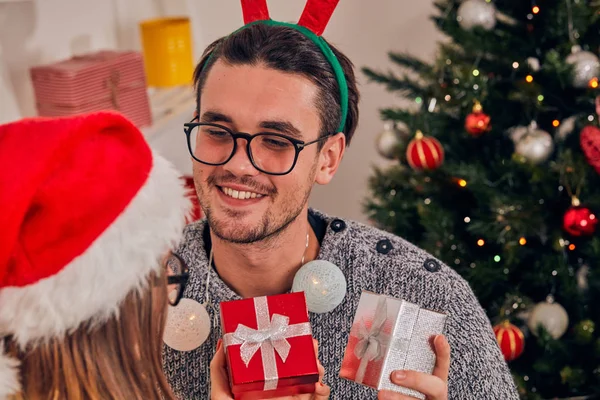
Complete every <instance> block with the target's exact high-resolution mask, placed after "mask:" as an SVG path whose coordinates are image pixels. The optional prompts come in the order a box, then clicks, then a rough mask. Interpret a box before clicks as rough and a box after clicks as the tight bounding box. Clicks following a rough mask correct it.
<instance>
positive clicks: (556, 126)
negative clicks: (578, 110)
mask: <svg viewBox="0 0 600 400" xmlns="http://www.w3.org/2000/svg"><path fill="white" fill-rule="evenodd" d="M552 126H553V127H555V128H558V127H559V126H560V121H559V120H557V119H555V120H554V121H552Z"/></svg>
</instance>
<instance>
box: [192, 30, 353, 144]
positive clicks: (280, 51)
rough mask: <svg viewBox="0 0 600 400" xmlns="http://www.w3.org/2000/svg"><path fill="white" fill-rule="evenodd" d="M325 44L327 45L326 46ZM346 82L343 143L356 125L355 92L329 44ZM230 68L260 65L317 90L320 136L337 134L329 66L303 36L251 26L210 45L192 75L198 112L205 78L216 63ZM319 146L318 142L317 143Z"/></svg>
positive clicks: (336, 97) (335, 89)
mask: <svg viewBox="0 0 600 400" xmlns="http://www.w3.org/2000/svg"><path fill="white" fill-rule="evenodd" d="M328 44H329V43H328ZM329 46H330V47H331V50H332V51H333V53H334V54H335V56H336V57H337V59H338V61H339V62H340V65H341V66H342V69H343V70H344V75H345V76H346V81H347V82H348V116H347V118H346V125H345V127H344V134H345V135H346V143H347V144H350V140H351V139H352V136H353V135H354V131H355V130H356V125H357V123H358V99H359V94H358V89H357V87H356V79H355V76H354V70H353V65H352V63H351V62H350V60H349V59H348V58H347V57H346V56H345V55H343V54H342V53H341V52H339V51H338V50H337V49H336V48H335V47H333V46H332V45H331V44H329ZM219 59H221V60H223V61H225V62H226V63H227V64H230V65H258V64H261V63H262V64H264V65H266V66H267V67H268V68H272V69H274V70H278V71H283V72H291V73H297V74H300V75H303V76H305V77H306V78H308V79H310V80H311V82H313V83H314V84H315V85H317V87H318V88H319V95H318V99H317V107H318V109H319V114H320V117H321V132H320V135H321V136H325V135H329V134H334V133H337V132H336V131H337V129H338V127H339V125H340V119H341V114H342V112H341V106H340V89H339V86H338V84H337V81H336V79H335V74H334V72H333V69H332V68H331V65H330V64H329V62H328V61H327V59H326V58H325V56H324V55H323V53H321V50H319V48H318V47H317V46H316V45H315V44H314V43H313V42H312V41H311V40H310V39H309V38H307V37H306V36H305V35H304V34H302V33H300V32H298V31H297V30H295V29H293V28H288V27H284V26H268V25H263V24H255V25H252V26H249V27H246V28H245V29H242V30H240V31H238V32H235V33H233V34H231V35H229V36H226V37H223V38H220V39H218V40H216V41H214V42H213V43H211V44H210V45H209V46H208V47H207V48H206V50H205V51H204V54H203V55H202V59H201V60H200V63H199V64H198V66H197V67H196V71H195V72H194V85H195V87H196V91H197V96H198V97H197V102H198V109H199V108H200V97H201V94H202V89H203V87H204V83H205V81H206V77H207V76H208V73H209V71H210V69H211V67H212V65H213V64H214V63H215V62H216V61H217V60H219ZM321 143H322V142H321Z"/></svg>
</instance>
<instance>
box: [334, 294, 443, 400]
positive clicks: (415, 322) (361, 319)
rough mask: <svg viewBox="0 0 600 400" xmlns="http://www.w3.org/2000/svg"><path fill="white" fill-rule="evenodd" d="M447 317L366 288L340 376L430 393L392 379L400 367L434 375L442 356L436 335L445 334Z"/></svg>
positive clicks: (381, 386)
mask: <svg viewBox="0 0 600 400" xmlns="http://www.w3.org/2000/svg"><path fill="white" fill-rule="evenodd" d="M446 318H447V316H446V315H445V314H442V313H438V312H435V311H431V310H426V309H423V308H421V307H419V306H418V305H416V304H413V303H409V302H408V301H405V300H399V299H394V298H392V297H388V296H384V295H379V294H375V293H370V292H366V291H364V292H362V294H361V296H360V300H359V302H358V308H357V310H356V315H355V317H354V322H353V324H352V328H351V329H350V336H349V338H348V345H347V347H346V352H345V354H344V359H343V360H342V368H341V370H340V376H341V377H342V378H345V379H348V380H352V381H355V382H357V383H360V384H362V385H365V386H369V387H372V388H374V389H377V390H391V391H394V392H398V393H402V394H405V395H408V396H412V397H415V398H418V399H424V398H425V396H424V395H423V394H422V393H419V392H417V391H415V390H412V389H408V388H403V387H400V386H397V385H395V384H393V383H392V381H391V379H390V376H391V373H392V371H395V370H413V371H419V372H424V373H427V374H431V373H432V372H433V368H434V366H435V362H436V357H435V353H434V351H433V349H432V346H431V343H430V339H431V338H432V337H433V336H434V335H438V334H442V332H443V330H444V326H445V324H446Z"/></svg>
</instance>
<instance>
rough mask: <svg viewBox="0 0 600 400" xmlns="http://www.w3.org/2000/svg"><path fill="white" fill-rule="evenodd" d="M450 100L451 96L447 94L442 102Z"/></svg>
mask: <svg viewBox="0 0 600 400" xmlns="http://www.w3.org/2000/svg"><path fill="white" fill-rule="evenodd" d="M451 98H452V96H450V95H449V94H447V95H446V96H445V97H444V100H446V101H450V99H451Z"/></svg>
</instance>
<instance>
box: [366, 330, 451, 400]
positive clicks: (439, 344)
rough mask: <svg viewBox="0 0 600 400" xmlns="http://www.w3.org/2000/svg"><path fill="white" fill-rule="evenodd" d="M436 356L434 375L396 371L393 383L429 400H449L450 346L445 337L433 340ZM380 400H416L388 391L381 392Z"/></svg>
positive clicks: (439, 336) (393, 373)
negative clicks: (418, 393)
mask: <svg viewBox="0 0 600 400" xmlns="http://www.w3.org/2000/svg"><path fill="white" fill-rule="evenodd" d="M433 348H434V350H435V355H436V358H437V359H436V363H435V368H434V369H433V373H432V375H428V374H424V373H422V372H416V371H394V372H392V377H391V379H392V382H393V383H395V384H396V385H399V386H402V387H405V388H408V389H413V390H416V391H417V392H420V393H423V394H424V395H425V397H426V399H427V400H447V399H448V373H449V371H450V345H449V344H448V341H447V340H446V338H445V337H444V336H443V335H438V336H436V337H435V338H434V339H433ZM377 398H378V399H379V400H414V399H415V398H414V397H412V396H407V395H403V394H400V393H395V392H391V391H387V390H382V391H381V392H379V395H378V397H377Z"/></svg>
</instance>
